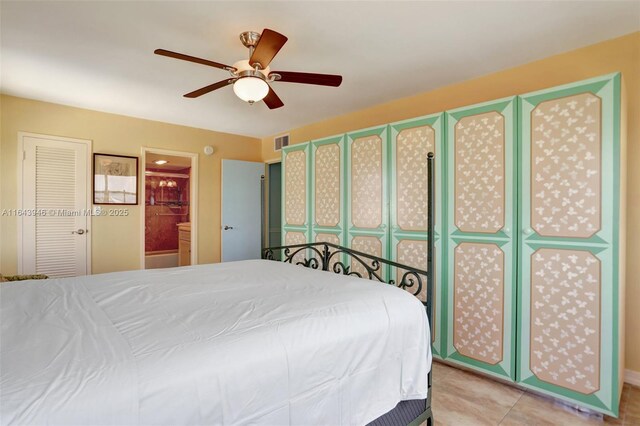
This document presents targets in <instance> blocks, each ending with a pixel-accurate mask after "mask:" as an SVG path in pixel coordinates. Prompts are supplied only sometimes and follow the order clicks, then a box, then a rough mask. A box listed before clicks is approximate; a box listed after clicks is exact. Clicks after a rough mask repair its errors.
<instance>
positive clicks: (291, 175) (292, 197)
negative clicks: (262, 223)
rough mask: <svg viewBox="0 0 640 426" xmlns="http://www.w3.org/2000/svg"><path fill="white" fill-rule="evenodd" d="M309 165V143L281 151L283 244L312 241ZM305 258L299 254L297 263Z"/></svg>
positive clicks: (295, 260)
mask: <svg viewBox="0 0 640 426" xmlns="http://www.w3.org/2000/svg"><path fill="white" fill-rule="evenodd" d="M310 163H311V156H310V143H309V142H305V143H301V144H296V145H291V146H288V147H285V148H283V149H282V245H292V244H303V243H307V242H309V241H310V237H309V231H310V219H309V218H310V216H311V210H310V204H311V203H310V199H311V191H310V188H309V184H310V182H311V179H310V166H309V164H310ZM305 256H307V253H306V252H304V253H299V254H298V255H296V256H295V258H294V263H295V262H301V261H303V260H304V258H305Z"/></svg>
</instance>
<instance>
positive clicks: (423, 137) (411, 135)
mask: <svg viewBox="0 0 640 426" xmlns="http://www.w3.org/2000/svg"><path fill="white" fill-rule="evenodd" d="M390 136H391V143H390V144H389V160H390V164H389V170H390V203H389V205H390V211H389V221H390V222H389V223H390V231H391V234H390V243H391V248H390V256H391V260H394V261H396V262H398V263H402V264H405V265H409V266H413V267H415V268H420V269H425V270H426V269H427V177H428V175H427V154H428V153H429V152H433V153H434V154H435V175H436V178H435V187H436V196H435V198H436V211H435V216H436V217H435V238H434V240H435V255H434V256H435V259H434V265H436V266H435V271H434V277H435V280H434V281H435V283H434V284H435V285H434V300H433V301H432V306H433V316H434V321H433V324H432V330H431V340H432V344H433V354H434V355H435V356H439V355H440V345H441V334H440V332H439V330H438V327H439V326H440V324H441V322H442V321H441V319H440V317H439V316H440V312H441V309H440V297H441V295H442V289H441V279H440V278H441V273H440V272H441V270H442V268H441V265H440V263H439V262H441V261H442V230H443V229H444V228H443V226H442V224H443V221H442V208H441V206H442V189H443V187H442V185H443V179H442V177H443V169H444V168H443V166H444V150H443V146H444V141H443V138H444V114H442V113H441V114H434V115H430V116H427V117H421V118H415V119H411V120H407V121H401V122H398V123H393V124H391V125H390ZM404 272H406V271H404V270H396V268H391V271H390V273H391V275H390V276H391V279H393V280H395V282H396V283H400V282H401V281H402V275H403V273H404ZM421 278H422V283H423V287H422V289H421V291H420V292H419V294H418V295H417V296H418V298H419V299H420V300H422V301H426V299H427V288H426V283H427V281H426V280H427V277H426V276H423V277H421ZM407 290H408V291H410V292H411V293H415V291H416V289H413V288H408V289H407Z"/></svg>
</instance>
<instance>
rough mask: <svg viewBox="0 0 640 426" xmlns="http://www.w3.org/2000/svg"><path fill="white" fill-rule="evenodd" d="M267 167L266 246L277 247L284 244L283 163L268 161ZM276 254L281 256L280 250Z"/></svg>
mask: <svg viewBox="0 0 640 426" xmlns="http://www.w3.org/2000/svg"><path fill="white" fill-rule="evenodd" d="M266 169H267V173H266V174H267V193H266V197H265V198H266V200H267V201H266V203H267V208H266V218H265V222H266V223H267V226H266V232H265V234H266V235H265V239H266V247H277V246H280V245H282V214H281V211H282V174H281V173H282V163H281V162H279V161H278V162H276V163H268V164H267V165H266ZM274 255H275V256H279V255H280V251H279V250H277V251H276V252H274ZM277 260H280V259H277Z"/></svg>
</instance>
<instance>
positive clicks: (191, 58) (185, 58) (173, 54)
mask: <svg viewBox="0 0 640 426" xmlns="http://www.w3.org/2000/svg"><path fill="white" fill-rule="evenodd" d="M153 53H155V54H156V55H162V56H166V57H169V58H174V59H181V60H183V61H189V62H195V63H196V64H202V65H208V66H210V67H214V68H220V69H221V70H235V68H233V67H230V66H229V65H225V64H221V63H218V62H214V61H210V60H208V59H202V58H196V57H195V56H190V55H185V54H184V53H178V52H172V51H170V50H165V49H156V50H155V51H154V52H153Z"/></svg>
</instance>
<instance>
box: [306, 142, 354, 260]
mask: <svg viewBox="0 0 640 426" xmlns="http://www.w3.org/2000/svg"><path fill="white" fill-rule="evenodd" d="M344 140H345V136H344V135H340V136H334V137H330V138H326V139H321V140H317V141H313V142H312V143H311V154H312V155H311V182H312V184H311V239H312V241H314V242H329V243H333V244H337V245H342V246H343V245H345V241H344V239H345V226H344V224H345V208H344V207H345V202H344V200H345V192H346V191H345V187H344V183H345V179H344V174H345V166H344ZM337 262H344V259H343V256H342V255H336V256H335V257H334V258H332V259H331V262H330V263H329V267H330V268H331V269H333V268H334V267H335V265H336V263H337Z"/></svg>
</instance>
